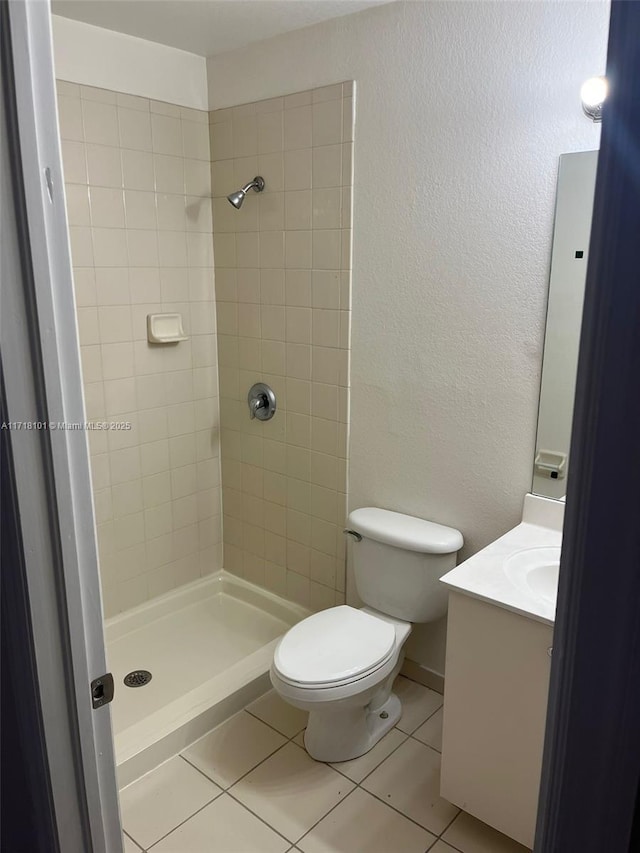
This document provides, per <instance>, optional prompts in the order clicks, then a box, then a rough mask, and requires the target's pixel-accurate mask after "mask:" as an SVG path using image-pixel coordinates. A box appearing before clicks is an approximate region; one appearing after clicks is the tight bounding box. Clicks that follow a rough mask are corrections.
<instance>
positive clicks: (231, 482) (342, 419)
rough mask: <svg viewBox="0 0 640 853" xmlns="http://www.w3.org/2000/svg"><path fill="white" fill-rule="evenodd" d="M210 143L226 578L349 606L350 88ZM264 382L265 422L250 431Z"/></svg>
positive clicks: (250, 114) (255, 109)
mask: <svg viewBox="0 0 640 853" xmlns="http://www.w3.org/2000/svg"><path fill="white" fill-rule="evenodd" d="M210 130H211V152H212V164H211V177H212V192H213V222H214V261H215V275H216V313H217V323H218V362H219V378H220V426H221V460H222V483H223V508H224V523H223V530H224V565H225V568H226V569H228V570H230V571H232V572H235V573H237V574H239V575H241V576H243V577H245V578H246V579H247V580H250V581H253V582H255V583H258V584H260V585H261V586H265V587H267V588H268V589H270V590H272V591H273V592H276V593H278V594H280V595H283V596H285V597H287V598H290V599H292V600H294V601H296V602H298V603H300V604H303V605H305V606H307V607H310V608H311V609H313V610H318V609H321V608H323V607H329V606H332V605H334V604H336V603H340V602H342V601H343V600H344V591H345V542H344V536H343V533H342V529H343V527H344V522H345V514H346V488H347V442H348V407H349V345H350V343H349V332H350V307H351V302H350V291H351V195H352V169H353V167H352V163H353V131H354V112H353V83H344V84H343V83H340V84H337V85H334V86H326V87H323V88H321V89H315V90H311V91H306V92H300V93H297V94H293V95H288V96H285V97H282V98H272V99H270V100H267V101H259V102H257V103H250V104H243V105H240V106H237V107H232V108H228V109H224V110H215V111H212V112H211V113H210ZM258 174H259V175H261V176H262V177H263V178H264V180H265V189H264V192H262V193H260V194H255V193H252V192H249V194H248V196H247V198H246V199H245V202H244V204H243V206H242V208H241V209H240V210H236V209H235V208H233V207H232V206H231V205H230V204H229V203H228V201H227V199H226V195H227V194H228V193H231V192H232V191H234V190H236V189H238V188H239V187H241V186H243V185H245V184H246V183H247V182H248V181H250V180H252V179H253V177H254V176H256V175H258ZM257 381H263V382H267V383H268V384H269V385H271V387H272V388H273V390H274V391H275V393H276V397H277V400H278V410H277V412H276V415H275V417H274V418H273V420H271V421H267V422H260V421H258V420H251V419H250V418H249V411H248V407H247V402H246V396H247V392H248V390H249V388H250V387H251V385H253V383H254V382H257Z"/></svg>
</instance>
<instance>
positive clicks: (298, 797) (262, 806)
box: [230, 743, 435, 842]
mask: <svg viewBox="0 0 640 853" xmlns="http://www.w3.org/2000/svg"><path fill="white" fill-rule="evenodd" d="M425 749H426V747H425ZM434 754H435V753H434ZM353 787H354V785H353V782H351V781H350V780H349V779H346V778H345V777H344V776H342V775H341V774H340V773H337V772H336V771H335V770H333V769H332V768H331V767H329V766H328V765H326V764H322V763H320V762H317V761H314V760H313V759H312V758H310V757H309V756H308V755H307V753H306V752H305V751H304V750H303V749H301V748H300V747H299V746H296V745H295V744H293V743H288V744H287V745H286V746H283V747H282V749H279V750H278V752H276V753H275V755H272V756H271V758H267V760H266V761H263V763H262V764H260V765H259V766H258V767H256V769H255V770H252V771H251V773H249V775H248V776H245V777H244V778H243V779H241V780H240V781H239V782H238V783H237V784H236V785H234V786H233V788H231V791H230V793H231V794H233V796H234V797H236V798H237V799H238V800H240V801H241V802H242V803H244V804H245V805H246V806H247V808H249V809H251V811H252V812H255V814H257V815H259V816H260V817H261V818H262V819H263V820H265V821H266V822H267V823H268V824H269V826H272V827H273V828H274V829H275V830H277V831H278V832H281V833H282V834H283V835H284V836H285V837H286V838H288V839H290V840H291V841H292V842H297V841H298V839H300V838H301V837H302V836H303V835H304V834H305V833H306V832H308V831H309V829H311V827H312V826H313V825H314V824H315V823H317V822H318V821H319V820H320V819H321V818H323V817H324V816H325V815H326V814H327V812H328V811H329V810H330V809H332V808H333V806H335V805H336V804H337V803H339V802H340V800H341V799H343V798H344V797H346V795H347V794H348V793H349V792H350V791H351V790H353Z"/></svg>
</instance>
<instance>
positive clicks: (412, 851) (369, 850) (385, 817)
mask: <svg viewBox="0 0 640 853" xmlns="http://www.w3.org/2000/svg"><path fill="white" fill-rule="evenodd" d="M434 841H435V836H433V835H431V833H429V832H427V831H426V830H424V829H422V828H421V827H419V826H416V824H415V823H413V822H412V821H410V820H407V819H406V818H405V817H403V816H402V815H401V814H398V812H396V811H394V810H393V809H391V808H389V806H385V804H384V803H381V802H380V800H377V799H376V798H375V797H372V796H371V794H367V793H366V792H365V791H363V790H362V789H361V788H356V790H355V791H353V792H352V793H351V794H349V796H348V797H346V799H344V800H343V801H342V802H341V803H340V805H339V806H337V807H336V808H335V809H334V810H333V811H332V812H329V814H328V815H327V816H326V817H325V818H323V819H322V820H321V821H320V823H319V824H318V825H317V826H315V827H314V828H313V829H312V830H311V832H310V833H309V834H308V835H305V837H304V838H303V839H302V840H301V841H299V842H298V847H299V848H300V850H302V851H304V853H347V851H348V853H360V851H362V853H389V851H392V850H393V851H402V853H424V851H425V850H426V849H427V848H428V847H429V845H430V844H433V842H434Z"/></svg>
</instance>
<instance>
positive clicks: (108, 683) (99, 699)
mask: <svg viewBox="0 0 640 853" xmlns="http://www.w3.org/2000/svg"><path fill="white" fill-rule="evenodd" d="M113 692H114V687H113V675H111V673H110V672H107V673H105V675H101V676H100V678H94V679H93V681H92V682H91V704H92V705H93V707H94V708H102V706H103V705H108V704H109V702H111V700H112V699H113Z"/></svg>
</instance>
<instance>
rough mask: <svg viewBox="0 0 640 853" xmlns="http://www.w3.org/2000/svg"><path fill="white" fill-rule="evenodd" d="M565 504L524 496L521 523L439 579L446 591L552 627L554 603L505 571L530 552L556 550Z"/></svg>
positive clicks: (560, 538)
mask: <svg viewBox="0 0 640 853" xmlns="http://www.w3.org/2000/svg"><path fill="white" fill-rule="evenodd" d="M563 516H564V503H562V502H560V501H551V500H549V499H547V498H538V497H537V496H534V495H527V497H526V499H525V507H524V512H523V520H522V522H521V523H520V524H519V525H518V526H517V527H514V528H513V529H512V530H510V531H509V532H508V533H505V535H504V536H501V537H500V538H499V539H496V540H495V542H492V543H491V544H490V545H487V547H486V548H483V549H482V550H481V551H478V553H477V554H474V555H473V557H469V559H468V560H465V561H464V562H463V563H460V565H459V566H456V568H455V569H452V570H451V571H450V572H447V574H446V575H444V577H442V578H441V582H442V583H444V584H445V585H446V586H447V587H449V589H451V590H453V591H456V592H462V593H464V594H466V595H470V596H472V597H473V598H479V599H481V600H483V601H487V602H489V603H490V604H495V605H496V606H498V607H504V608H505V609H507V610H511V611H513V612H514V613H520V614H522V615H523V616H528V617H530V618H531V619H535V620H537V621H539V622H544V623H545V624H547V625H553V623H554V618H555V603H551V602H549V601H546V600H544V599H543V598H540V597H538V596H536V595H533V594H531V593H530V592H528V591H527V589H526V588H523V587H522V586H519V585H517V584H515V583H514V582H513V581H512V580H510V578H509V577H508V574H507V572H506V571H505V564H506V562H507V560H508V559H509V557H511V556H512V555H514V554H516V553H517V552H520V551H524V550H526V549H529V548H559V547H560V546H561V544H562V521H563Z"/></svg>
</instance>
